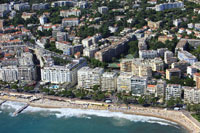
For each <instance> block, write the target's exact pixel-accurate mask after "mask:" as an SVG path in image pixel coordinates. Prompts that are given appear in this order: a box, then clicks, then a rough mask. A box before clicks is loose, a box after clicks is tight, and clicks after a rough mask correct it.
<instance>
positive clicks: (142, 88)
mask: <svg viewBox="0 0 200 133" xmlns="http://www.w3.org/2000/svg"><path fill="white" fill-rule="evenodd" d="M147 81H148V79H147V77H138V76H133V75H132V74H130V73H126V72H121V73H120V75H119V76H118V78H117V91H119V92H123V91H125V92H127V93H128V92H132V95H135V96H141V95H143V94H145V92H146V88H147Z"/></svg>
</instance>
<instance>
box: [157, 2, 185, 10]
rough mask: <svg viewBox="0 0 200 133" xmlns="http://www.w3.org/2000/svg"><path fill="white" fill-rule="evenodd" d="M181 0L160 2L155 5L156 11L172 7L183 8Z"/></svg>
mask: <svg viewBox="0 0 200 133" xmlns="http://www.w3.org/2000/svg"><path fill="white" fill-rule="evenodd" d="M183 7H184V4H183V2H169V3H162V4H159V5H156V6H155V10H156V11H163V10H167V9H172V8H183Z"/></svg>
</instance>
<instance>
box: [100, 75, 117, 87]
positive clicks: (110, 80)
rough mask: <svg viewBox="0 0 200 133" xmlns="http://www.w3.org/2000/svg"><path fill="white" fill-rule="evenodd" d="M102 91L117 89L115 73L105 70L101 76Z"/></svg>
mask: <svg viewBox="0 0 200 133" xmlns="http://www.w3.org/2000/svg"><path fill="white" fill-rule="evenodd" d="M101 90H102V91H116V90H117V73H115V72H105V73H103V75H102V77H101Z"/></svg>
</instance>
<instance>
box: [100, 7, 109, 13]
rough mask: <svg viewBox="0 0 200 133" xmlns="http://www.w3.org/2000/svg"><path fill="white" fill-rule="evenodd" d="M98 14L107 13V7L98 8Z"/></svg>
mask: <svg viewBox="0 0 200 133" xmlns="http://www.w3.org/2000/svg"><path fill="white" fill-rule="evenodd" d="M98 12H99V13H101V14H105V13H107V12H108V7H107V6H102V7H98Z"/></svg>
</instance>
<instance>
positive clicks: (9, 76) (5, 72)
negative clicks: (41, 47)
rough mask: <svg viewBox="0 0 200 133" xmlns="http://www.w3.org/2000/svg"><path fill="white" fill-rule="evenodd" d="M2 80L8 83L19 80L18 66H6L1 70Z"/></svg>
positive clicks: (0, 77) (0, 76)
mask: <svg viewBox="0 0 200 133" xmlns="http://www.w3.org/2000/svg"><path fill="white" fill-rule="evenodd" d="M0 79H1V80H2V81H6V82H15V81H17V80H18V68H17V66H5V67H1V68H0Z"/></svg>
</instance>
